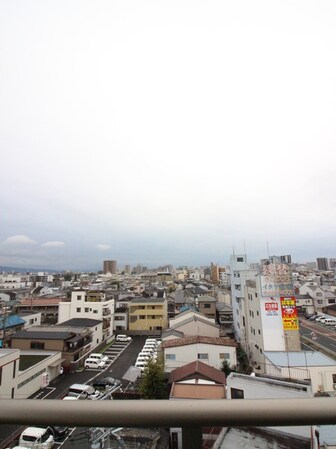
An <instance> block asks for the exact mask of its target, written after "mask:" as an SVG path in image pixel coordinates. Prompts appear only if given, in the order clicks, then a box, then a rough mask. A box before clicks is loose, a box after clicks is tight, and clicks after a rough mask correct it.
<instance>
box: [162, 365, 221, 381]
mask: <svg viewBox="0 0 336 449" xmlns="http://www.w3.org/2000/svg"><path fill="white" fill-rule="evenodd" d="M174 382H191V383H213V384H219V385H226V376H225V374H224V373H223V371H221V370H219V369H216V368H214V367H212V366H210V365H207V364H206V363H203V362H201V361H200V360H195V361H194V362H191V363H188V364H186V365H183V366H181V368H176V369H174V370H173V371H171V373H170V376H169V381H168V383H169V384H172V383H174Z"/></svg>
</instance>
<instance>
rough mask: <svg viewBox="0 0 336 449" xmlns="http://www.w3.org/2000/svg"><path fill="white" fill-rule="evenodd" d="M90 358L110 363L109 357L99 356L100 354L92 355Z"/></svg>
mask: <svg viewBox="0 0 336 449" xmlns="http://www.w3.org/2000/svg"><path fill="white" fill-rule="evenodd" d="M89 358H90V359H97V360H99V361H100V362H104V363H107V362H108V361H109V358H108V357H107V355H103V354H99V353H98V352H97V353H93V354H90V355H89Z"/></svg>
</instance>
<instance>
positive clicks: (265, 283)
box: [260, 261, 293, 296]
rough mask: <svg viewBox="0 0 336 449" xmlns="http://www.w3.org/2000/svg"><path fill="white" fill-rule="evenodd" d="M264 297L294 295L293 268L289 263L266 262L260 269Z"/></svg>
mask: <svg viewBox="0 0 336 449" xmlns="http://www.w3.org/2000/svg"><path fill="white" fill-rule="evenodd" d="M260 282H261V295H262V296H287V295H288V296H289V295H292V294H293V282H292V271H291V267H290V265H289V264H287V263H270V262H269V261H266V262H264V263H263V264H262V265H261V267H260Z"/></svg>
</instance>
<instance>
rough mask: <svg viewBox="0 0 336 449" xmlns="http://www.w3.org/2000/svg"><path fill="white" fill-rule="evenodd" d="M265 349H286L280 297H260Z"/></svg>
mask: <svg viewBox="0 0 336 449" xmlns="http://www.w3.org/2000/svg"><path fill="white" fill-rule="evenodd" d="M260 318H261V322H262V337H263V345H264V351H284V350H285V342H284V338H283V326H282V316H281V304H280V298H275V297H268V298H263V297H261V298H260Z"/></svg>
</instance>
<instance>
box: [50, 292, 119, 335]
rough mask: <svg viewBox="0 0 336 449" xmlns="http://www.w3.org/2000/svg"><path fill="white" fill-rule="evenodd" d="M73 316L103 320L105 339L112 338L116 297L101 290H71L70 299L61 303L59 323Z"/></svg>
mask: <svg viewBox="0 0 336 449" xmlns="http://www.w3.org/2000/svg"><path fill="white" fill-rule="evenodd" d="M72 318H90V319H93V320H100V321H102V322H103V336H102V339H103V341H109V340H111V338H112V336H113V327H114V299H113V297H111V298H110V297H109V296H108V295H107V294H106V293H104V292H101V291H81V290H74V291H72V292H71V298H70V301H64V302H61V303H60V304H59V316H58V324H62V323H63V322H64V321H68V320H71V319H72Z"/></svg>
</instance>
